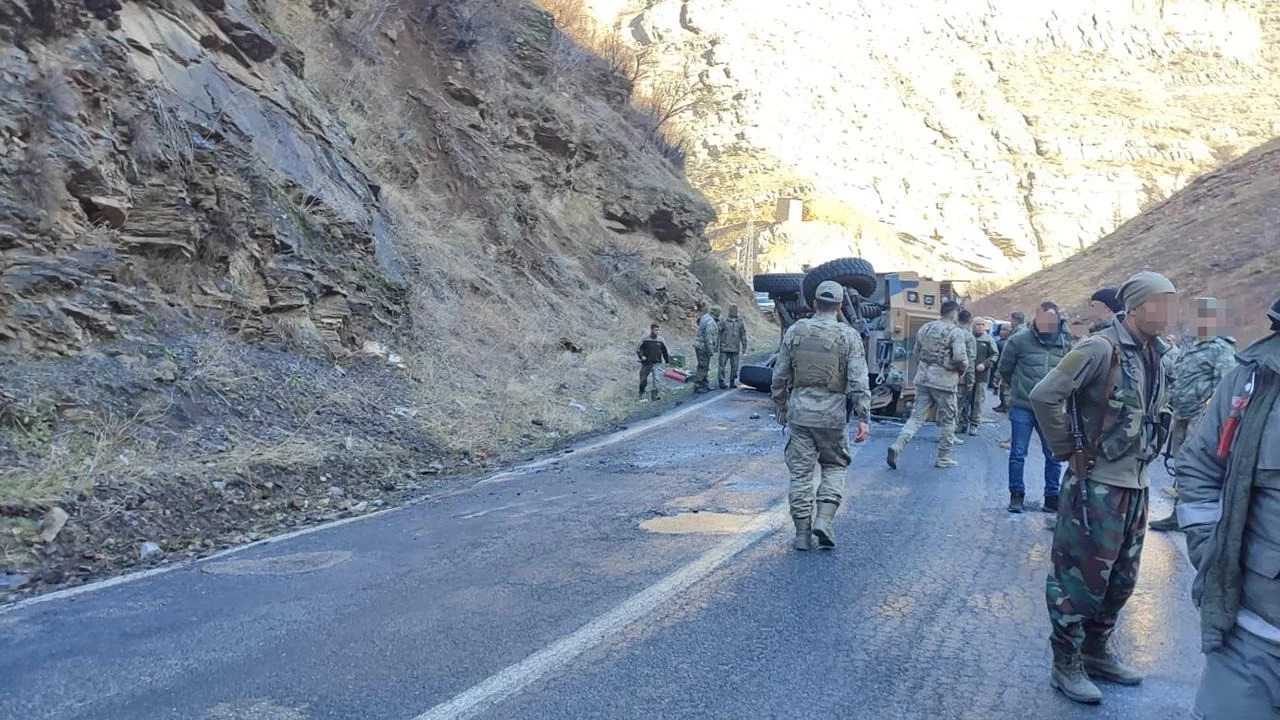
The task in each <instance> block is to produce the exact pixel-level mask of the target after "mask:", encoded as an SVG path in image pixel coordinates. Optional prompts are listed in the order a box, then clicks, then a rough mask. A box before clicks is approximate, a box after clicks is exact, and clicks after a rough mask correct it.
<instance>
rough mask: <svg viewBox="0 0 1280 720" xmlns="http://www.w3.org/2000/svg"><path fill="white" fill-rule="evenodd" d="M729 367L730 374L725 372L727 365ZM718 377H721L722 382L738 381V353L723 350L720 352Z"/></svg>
mask: <svg viewBox="0 0 1280 720" xmlns="http://www.w3.org/2000/svg"><path fill="white" fill-rule="evenodd" d="M726 365H727V366H728V367H729V374H727V375H726V374H725V372H724V369H725V366H726ZM716 377H718V378H720V382H721V383H736V382H738V353H736V352H727V351H721V353H720V374H719V375H717V376H716Z"/></svg>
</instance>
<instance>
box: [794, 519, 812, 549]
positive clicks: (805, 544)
mask: <svg viewBox="0 0 1280 720" xmlns="http://www.w3.org/2000/svg"><path fill="white" fill-rule="evenodd" d="M791 520H792V521H793V522H794V523H795V524H796V539H795V540H793V541H791V547H793V548H795V549H796V550H812V549H813V536H812V535H811V533H812V532H813V520H812V519H810V518H792V519H791Z"/></svg>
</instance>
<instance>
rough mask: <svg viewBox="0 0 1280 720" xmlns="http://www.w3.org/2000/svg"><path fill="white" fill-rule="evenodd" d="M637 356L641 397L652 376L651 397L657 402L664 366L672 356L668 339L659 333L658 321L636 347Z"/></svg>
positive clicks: (650, 327)
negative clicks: (638, 359)
mask: <svg viewBox="0 0 1280 720" xmlns="http://www.w3.org/2000/svg"><path fill="white" fill-rule="evenodd" d="M636 357H638V358H640V397H641V398H643V397H644V391H645V388H646V387H648V385H649V380H650V379H651V378H652V380H653V390H652V391H650V394H649V399H650V400H653V401H654V402H657V401H658V388H659V386H660V385H659V378H661V377H662V366H663V364H667V363H670V362H671V356H670V355H668V354H667V341H666V340H663V339H662V336H661V335H659V334H658V323H654V324H652V325H650V326H649V334H648V335H646V336H645V337H644V339H643V340H641V341H640V347H638V348H636Z"/></svg>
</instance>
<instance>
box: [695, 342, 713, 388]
mask: <svg viewBox="0 0 1280 720" xmlns="http://www.w3.org/2000/svg"><path fill="white" fill-rule="evenodd" d="M693 352H694V354H696V355H697V356H698V369H697V370H696V371H695V372H694V375H693V386H694V387H695V388H705V387H707V385H708V384H709V383H708V382H707V381H708V379H709V378H710V376H711V351H710V350H707V349H706V348H694V349H693Z"/></svg>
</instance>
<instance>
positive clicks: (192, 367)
mask: <svg viewBox="0 0 1280 720" xmlns="http://www.w3.org/2000/svg"><path fill="white" fill-rule="evenodd" d="M0 37H2V38H3V40H4V41H5V43H4V44H5V48H6V49H4V50H3V51H0V70H2V71H3V72H0V85H2V86H3V87H2V88H0V89H2V90H3V93H0V139H2V140H3V154H0V176H3V177H2V179H3V182H0V253H2V254H3V255H2V257H3V264H2V265H0V578H3V582H0V592H3V591H4V589H5V587H4V586H5V585H16V584H17V583H18V580H17V579H15V578H14V576H16V575H22V576H25V578H26V579H27V580H28V581H29V582H28V585H29V586H36V587H38V586H47V585H52V584H58V583H66V582H75V581H79V580H81V579H83V578H86V577H91V576H93V575H96V574H100V573H103V572H110V571H114V570H118V569H121V568H126V567H130V566H134V565H138V564H146V563H153V562H160V561H163V560H164V559H166V558H174V557H186V556H190V555H199V554H201V553H206V552H209V551H210V550H212V549H213V548H217V547H220V546H223V545H226V544H228V543H233V542H242V541H244V540H247V539H252V538H254V537H257V536H259V535H261V534H265V533H269V532H272V531H275V530H277V529H280V528H286V527H291V526H296V525H301V524H305V523H311V522H316V521H320V520H324V519H329V518H333V517H339V516H341V515H343V514H347V513H359V512H367V511H369V510H371V509H373V508H376V507H378V506H379V505H381V504H384V503H386V502H394V500H395V499H396V498H397V497H399V495H400V494H402V493H412V492H415V491H417V490H418V489H420V488H422V487H423V486H424V485H426V484H428V483H430V482H433V481H435V479H436V478H439V477H442V476H446V475H449V474H452V473H458V472H469V471H475V470H480V469H483V468H485V467H486V466H488V465H490V464H492V463H494V462H498V461H500V460H502V459H504V458H510V457H519V456H521V455H524V454H527V453H530V452H533V451H535V450H537V449H540V448H546V447H550V446H553V445H554V444H556V443H558V442H562V441H563V440H564V439H565V438H567V437H571V436H573V435H575V434H580V433H585V432H591V431H594V430H596V429H598V428H601V427H607V426H609V425H610V424H612V423H616V422H618V421H619V420H620V419H621V418H624V417H626V416H627V415H628V414H629V413H631V412H632V411H633V410H634V408H635V405H634V387H633V382H634V378H633V375H634V374H635V373H634V369H633V368H634V357H633V352H634V344H635V342H637V341H638V339H639V337H640V335H641V334H642V333H643V332H644V331H645V329H646V328H647V325H648V323H649V322H650V321H651V320H658V321H660V322H662V323H664V324H665V326H666V327H665V328H664V333H665V334H666V335H667V337H668V339H669V340H671V342H672V344H673V345H675V346H677V347H681V346H683V345H684V344H685V343H686V342H687V340H688V338H689V337H690V336H691V334H692V323H693V315H694V306H695V304H696V303H698V302H699V301H703V300H710V301H718V302H721V303H727V302H733V301H736V302H739V303H740V304H742V305H743V306H744V309H745V310H746V311H747V312H748V314H749V315H750V316H751V318H752V322H753V324H756V325H758V326H756V327H755V329H756V331H757V332H756V335H757V337H760V338H762V339H763V338H766V337H771V336H772V331H769V330H768V329H766V328H765V327H764V325H763V323H758V322H757V319H756V317H755V315H754V314H752V313H753V311H754V309H753V308H752V307H751V306H750V303H751V299H750V298H751V296H750V293H749V291H748V288H747V287H746V286H745V284H744V283H742V282H741V281H740V280H738V279H737V278H736V276H734V275H732V274H731V273H729V272H727V271H726V270H725V269H724V267H723V265H722V264H720V263H718V262H717V261H715V260H713V259H712V258H710V257H709V256H708V255H707V254H706V251H707V247H706V242H705V239H704V237H703V234H702V233H703V230H704V228H705V226H706V224H707V223H708V222H710V221H711V219H712V217H713V215H712V212H711V210H710V208H709V206H708V205H707V203H706V202H705V201H704V200H703V199H702V198H701V197H699V196H698V194H697V193H696V192H694V191H693V190H691V189H690V188H689V186H688V184H687V183H686V182H685V181H684V178H683V175H682V173H681V170H680V165H679V160H680V158H679V156H678V155H672V153H671V148H670V147H668V146H665V145H663V144H661V143H658V142H655V141H654V140H655V138H654V136H653V134H652V132H651V131H652V124H651V123H647V122H646V121H645V118H644V116H643V113H641V112H640V111H638V110H636V109H635V107H634V104H633V103H632V98H631V86H630V84H629V82H627V81H626V79H625V78H624V77H621V76H619V75H618V74H617V73H616V72H613V70H612V69H611V67H610V65H609V64H608V63H607V62H604V61H602V60H600V59H599V58H597V57H595V56H593V55H591V54H589V53H586V52H583V51H581V50H580V49H575V48H574V47H573V46H572V44H571V43H570V42H569V41H567V39H566V37H565V36H564V35H563V34H562V33H560V31H559V30H557V29H556V27H555V26H554V23H553V22H552V20H551V18H550V17H549V16H548V15H546V14H545V13H543V12H541V11H540V10H538V9H536V8H535V7H534V6H532V5H531V4H529V3H527V2H523V1H522V0H503V1H501V2H493V1H489V0H485V1H481V0H475V1H474V2H472V1H468V0H463V1H461V2H459V1H455V0H450V1H448V2H446V1H444V0H438V1H433V0H427V1H426V2H418V3H388V2H381V1H374V2H363V1H353V2H343V1H333V0H328V1H323V0H322V1H320V2H312V3H303V2H298V1H295V0H200V1H199V2H195V1H194V0H147V1H145V2H143V1H138V2H125V3H123V4H121V3H118V2H114V1H113V0H104V1H102V2H90V3H83V4H80V3H75V4H73V3H24V2H21V1H13V0H0ZM664 153H665V154H664ZM55 508H56V509H55ZM63 513H65V517H64V515H63ZM64 520H65V522H63V521H64ZM55 531H56V532H55Z"/></svg>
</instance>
